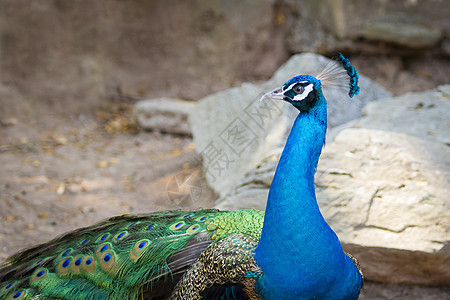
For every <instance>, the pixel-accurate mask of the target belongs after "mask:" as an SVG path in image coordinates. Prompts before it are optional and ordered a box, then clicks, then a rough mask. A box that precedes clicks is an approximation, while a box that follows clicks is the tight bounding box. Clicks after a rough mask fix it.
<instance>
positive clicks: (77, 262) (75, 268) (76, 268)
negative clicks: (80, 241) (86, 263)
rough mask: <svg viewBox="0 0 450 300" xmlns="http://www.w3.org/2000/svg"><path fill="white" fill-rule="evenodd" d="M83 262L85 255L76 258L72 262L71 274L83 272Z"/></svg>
mask: <svg viewBox="0 0 450 300" xmlns="http://www.w3.org/2000/svg"><path fill="white" fill-rule="evenodd" d="M82 262H83V255H77V256H75V257H74V258H73V259H72V261H71V262H70V266H69V267H70V272H72V273H74V274H78V273H80V272H81V263H82Z"/></svg>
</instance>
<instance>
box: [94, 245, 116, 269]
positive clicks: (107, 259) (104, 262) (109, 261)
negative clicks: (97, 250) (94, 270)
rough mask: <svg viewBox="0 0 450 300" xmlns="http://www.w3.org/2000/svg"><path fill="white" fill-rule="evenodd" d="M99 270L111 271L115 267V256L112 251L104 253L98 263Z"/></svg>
mask: <svg viewBox="0 0 450 300" xmlns="http://www.w3.org/2000/svg"><path fill="white" fill-rule="evenodd" d="M98 264H99V265H100V268H101V269H102V270H103V271H105V272H111V271H113V269H114V267H115V266H116V254H115V253H114V251H112V250H108V251H105V252H104V253H103V254H102V256H101V257H100V260H99V262H98Z"/></svg>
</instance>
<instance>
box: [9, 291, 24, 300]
mask: <svg viewBox="0 0 450 300" xmlns="http://www.w3.org/2000/svg"><path fill="white" fill-rule="evenodd" d="M26 295H27V291H26V290H21V291H18V292H16V293H14V294H13V295H11V296H10V297H9V298H8V299H17V300H19V299H22V298H24V297H25V296H26Z"/></svg>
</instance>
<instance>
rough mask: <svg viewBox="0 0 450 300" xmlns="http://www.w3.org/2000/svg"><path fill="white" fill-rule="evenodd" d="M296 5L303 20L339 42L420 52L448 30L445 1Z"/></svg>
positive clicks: (305, 1) (305, 0) (309, 0)
mask: <svg viewBox="0 0 450 300" xmlns="http://www.w3.org/2000/svg"><path fill="white" fill-rule="evenodd" d="M298 5H299V10H301V12H302V17H303V18H306V19H312V20H314V21H319V22H320V24H321V25H322V26H323V27H325V28H326V29H327V30H329V31H331V32H332V33H334V35H335V36H337V37H339V38H341V39H356V38H359V37H365V38H370V39H375V40H379V41H384V42H391V43H395V44H399V45H402V46H406V47H410V48H424V47H431V46H433V45H436V44H437V43H438V42H439V41H440V39H441V38H442V37H443V33H444V32H446V31H448V30H449V29H450V22H448V11H449V9H450V2H449V1H379V0H366V1H357V0H340V1H315V0H302V1H300V2H298ZM300 32H301V31H300ZM325 46H326V45H325Z"/></svg>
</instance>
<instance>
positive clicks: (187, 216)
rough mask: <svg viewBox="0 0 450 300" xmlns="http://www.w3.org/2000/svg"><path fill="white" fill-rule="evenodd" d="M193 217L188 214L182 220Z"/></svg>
mask: <svg viewBox="0 0 450 300" xmlns="http://www.w3.org/2000/svg"><path fill="white" fill-rule="evenodd" d="M190 216H191V214H187V215H184V216H183V217H181V218H182V219H186V218H189V217H190Z"/></svg>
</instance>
